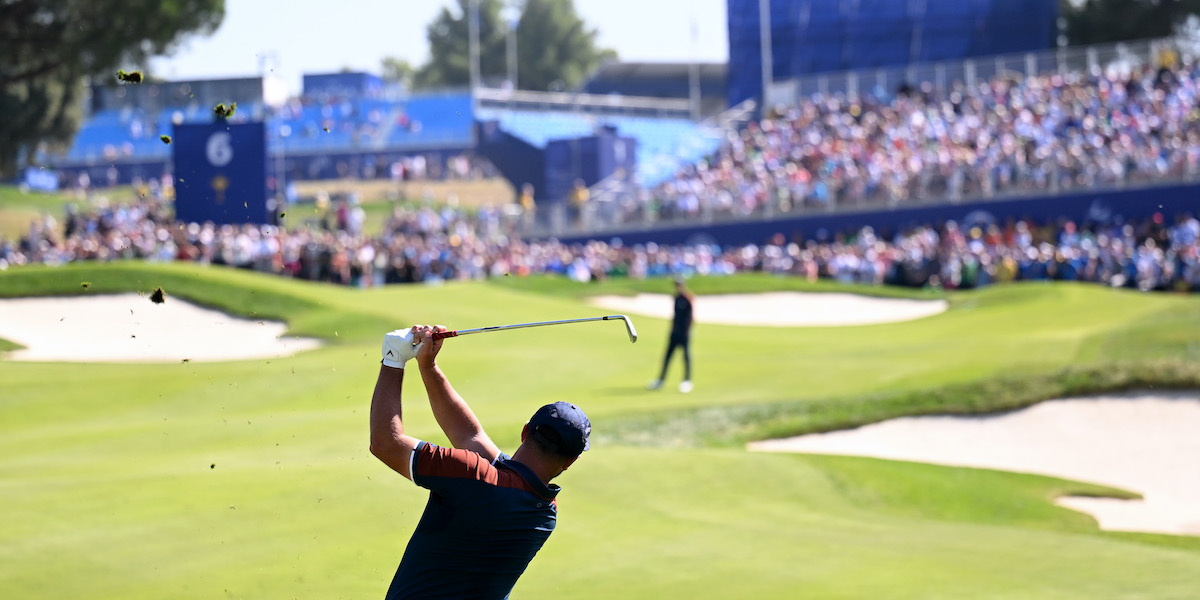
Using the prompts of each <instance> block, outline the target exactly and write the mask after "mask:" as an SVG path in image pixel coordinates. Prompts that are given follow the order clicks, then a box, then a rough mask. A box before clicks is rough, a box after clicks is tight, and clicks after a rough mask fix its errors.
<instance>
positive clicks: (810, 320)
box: [592, 292, 947, 327]
mask: <svg viewBox="0 0 1200 600" xmlns="http://www.w3.org/2000/svg"><path fill="white" fill-rule="evenodd" d="M592 303H593V304H595V305H596V306H599V307H602V308H607V309H611V310H615V311H619V312H621V313H627V314H635V315H641V316H645V317H657V318H660V319H670V318H671V315H672V313H673V311H674V310H675V302H674V300H672V297H671V296H667V295H665V294H638V295H636V296H632V297H630V296H597V297H596V298H593V299H592ZM946 307H947V302H946V301H945V300H903V299H894V298H872V297H869V296H858V295H854V294H812V293H802V292H769V293H764V294H724V295H713V296H696V300H695V303H694V305H693V307H692V310H693V313H694V316H695V319H696V322H697V323H701V324H703V323H712V324H716V325H751V326H756V327H840V326H846V325H874V324H879V323H896V322H899V321H911V320H913V319H920V318H924V317H929V316H933V315H936V314H939V313H942V312H945V310H946Z"/></svg>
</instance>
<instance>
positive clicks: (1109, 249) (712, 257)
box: [0, 196, 1200, 290]
mask: <svg viewBox="0 0 1200 600" xmlns="http://www.w3.org/2000/svg"><path fill="white" fill-rule="evenodd" d="M167 206H168V204H167V202H166V201H165V200H163V199H161V198H157V197H154V196H147V197H144V198H142V199H140V200H138V201H135V202H132V203H128V204H112V205H104V204H102V205H100V206H98V207H97V208H95V209H93V210H87V211H81V210H78V209H75V208H69V209H68V210H67V212H66V214H65V216H64V219H65V222H64V223H63V224H62V226H61V227H59V225H58V222H57V220H56V219H54V218H51V217H46V218H44V219H42V220H40V221H37V222H35V223H33V224H31V226H30V228H29V232H28V234H27V235H25V236H23V237H22V238H21V239H20V240H18V241H12V240H0V268H7V267H9V266H15V265H24V264H30V263H42V264H61V263H67V262H74V261H111V260H120V259H143V260H150V261H189V262H197V263H204V264H216V265H229V266H233V267H237V268H244V269H253V270H256V271H261V272H266V273H273V274H277V275H281V276H286V277H294V278H298V279H305V280H312V281H325V282H331V283H335V284H340V285H352V286H359V287H370V286H376V285H384V284H396V283H416V282H426V283H431V282H439V281H447V280H470V279H485V278H489V277H497V276H504V275H509V274H511V275H515V276H528V275H534V274H546V273H551V274H558V275H562V276H566V277H570V278H571V279H574V280H578V281H591V280H597V279H604V278H609V277H634V278H644V277H656V276H667V275H679V274H682V275H728V274H732V273H737V272H746V271H755V272H767V273H774V274H779V275H793V276H798V277H803V278H805V279H808V280H817V279H820V278H829V279H832V280H835V281H838V282H843V283H859V284H868V285H879V284H892V285H903V286H915V287H936V288H946V289H957V288H973V287H980V286H987V285H993V284H998V283H1006V282H1011V281H1028V280H1066V281H1090V282H1096V283H1101V284H1104V285H1110V286H1114V287H1130V288H1137V289H1141V290H1200V221H1198V220H1197V219H1196V217H1195V216H1193V215H1178V216H1176V217H1175V218H1173V219H1169V218H1167V217H1166V216H1164V215H1161V214H1158V215H1155V217H1154V218H1152V219H1150V220H1147V221H1145V222H1138V223H1134V222H1129V223H1125V222H1119V221H1116V222H1110V223H1103V224H1100V223H1087V224H1083V225H1082V226H1080V225H1079V224H1076V223H1074V222H1070V221H1063V222H1060V223H1041V224H1039V223H1032V222H1027V221H1023V220H1016V221H1010V222H1007V223H977V224H964V225H961V226H960V225H959V224H958V223H955V222H952V221H951V222H945V223H941V224H937V225H930V226H922V227H916V228H912V229H908V230H904V231H897V232H877V231H874V230H872V229H871V228H863V229H861V230H859V231H852V232H845V233H843V234H840V235H834V236H830V237H829V238H828V239H819V240H814V239H807V240H801V239H787V238H785V237H784V236H783V235H782V234H778V235H776V236H775V238H774V239H771V240H768V241H766V242H765V243H762V244H749V245H737V246H726V247H721V246H717V245H714V244H692V245H676V246H668V245H658V244H653V243H650V244H639V245H625V244H622V243H621V242H620V241H619V240H613V241H611V242H607V243H606V242H598V241H594V242H589V243H586V244H577V245H566V244H563V243H561V242H559V241H556V240H553V239H551V240H542V241H526V240H522V239H520V238H519V237H517V236H516V235H514V234H513V231H514V228H515V227H516V224H515V223H514V222H512V221H511V220H510V218H509V217H508V216H506V214H505V213H504V212H502V211H499V210H493V209H487V208H485V209H481V210H479V211H478V212H475V213H468V212H466V211H463V210H459V209H454V208H451V207H440V208H437V207H434V206H432V205H428V206H425V207H418V208H401V207H397V208H395V209H394V210H393V212H392V214H391V216H390V218H389V219H388V221H387V223H386V224H385V226H384V228H383V231H382V233H380V234H379V235H374V236H368V235H364V234H362V233H361V232H360V231H359V230H358V228H357V227H348V226H347V220H345V219H340V218H339V219H330V220H325V221H323V223H324V225H323V226H322V225H318V226H310V227H302V228H297V229H295V230H291V231H289V230H287V229H284V228H281V227H277V226H273V225H214V224H211V223H205V224H200V223H177V222H174V221H173V220H172V219H171V217H170V211H169V210H168V208H167ZM338 214H341V211H339V212H338ZM353 222H354V221H353V220H349V223H353Z"/></svg>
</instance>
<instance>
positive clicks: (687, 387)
mask: <svg viewBox="0 0 1200 600" xmlns="http://www.w3.org/2000/svg"><path fill="white" fill-rule="evenodd" d="M679 391H680V392H683V393H685V394H686V393H688V392H690V391H692V382H691V381H690V380H686V379H685V380H683V381H681V382H680V383H679Z"/></svg>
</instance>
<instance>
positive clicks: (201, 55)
mask: <svg viewBox="0 0 1200 600" xmlns="http://www.w3.org/2000/svg"><path fill="white" fill-rule="evenodd" d="M331 7H334V8H331ZM443 7H450V8H451V10H452V11H453V10H456V7H457V3H456V2H454V1H453V0H340V1H338V2H330V1H329V0H286V1H284V2H278V1H274V0H225V20H224V22H222V24H221V27H220V28H219V29H217V31H216V32H214V33H213V34H212V35H210V36H191V37H189V38H187V39H185V40H184V41H183V43H182V44H180V46H179V48H178V49H177V50H176V52H174V53H173V54H172V55H170V56H167V57H164V58H158V59H154V60H153V61H151V63H150V71H151V72H152V73H154V75H156V76H159V77H165V78H167V79H205V78H220V77H243V76H252V75H257V74H258V73H259V72H260V69H262V70H265V71H266V72H267V73H268V74H275V75H279V76H281V77H282V78H283V80H284V82H285V84H287V86H288V91H289V92H290V93H293V94H296V93H299V92H300V91H301V90H300V81H301V75H302V74H304V73H328V72H334V71H340V70H341V69H342V68H343V67H349V68H351V69H354V70H361V71H370V72H374V73H378V72H379V63H380V59H382V58H383V57H385V56H396V57H399V58H404V59H407V60H408V61H409V62H411V63H412V64H413V65H419V64H421V63H423V62H425V60H426V59H427V58H428V54H429V53H428V47H427V46H428V44H427V40H426V39H425V28H426V26H427V25H428V24H429V23H430V22H431V21H433V19H434V18H435V17H436V16H437V15H438V14H439V13H440V12H441V10H442V8H443ZM575 9H576V11H577V12H578V13H579V15H580V17H582V18H583V20H584V22H585V23H586V24H587V25H589V26H590V27H592V28H595V29H596V30H597V31H598V41H599V44H600V46H602V47H608V48H612V49H614V50H616V51H617V54H618V55H619V56H620V58H621V60H626V61H652V62H691V61H700V62H725V61H726V60H727V59H728V54H729V47H728V41H727V40H728V36H727V31H726V25H725V23H726V18H725V0H575ZM693 22H694V23H695V29H696V36H695V40H693V37H692V23H693Z"/></svg>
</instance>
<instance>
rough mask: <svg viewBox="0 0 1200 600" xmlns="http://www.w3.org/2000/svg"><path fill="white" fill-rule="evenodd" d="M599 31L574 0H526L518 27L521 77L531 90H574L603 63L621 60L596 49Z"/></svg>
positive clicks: (521, 85)
mask: <svg viewBox="0 0 1200 600" xmlns="http://www.w3.org/2000/svg"><path fill="white" fill-rule="evenodd" d="M596 34H597V32H596V30H595V29H591V28H588V27H587V25H586V24H585V23H584V22H583V19H581V18H580V17H579V15H578V14H577V13H576V12H575V2H574V1H573V0H525V6H524V8H523V10H522V11H521V21H520V24H519V25H518V26H517V60H518V66H517V77H518V79H519V80H520V81H519V83H520V86H519V87H522V88H527V89H531V90H547V89H570V88H574V87H575V86H577V85H579V84H581V83H583V81H584V80H585V79H586V78H587V77H588V75H591V74H592V72H593V71H595V70H596V68H597V67H599V66H600V65H601V64H603V63H605V62H608V61H613V60H616V59H617V53H616V51H614V50H611V49H599V48H597V47H596Z"/></svg>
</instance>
